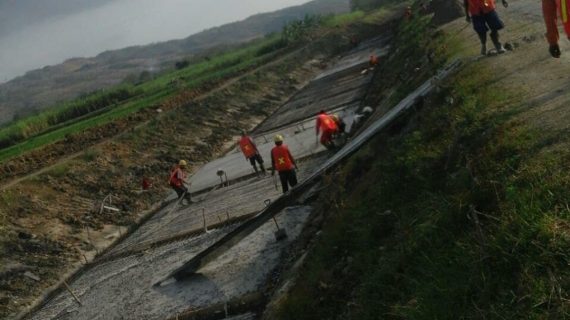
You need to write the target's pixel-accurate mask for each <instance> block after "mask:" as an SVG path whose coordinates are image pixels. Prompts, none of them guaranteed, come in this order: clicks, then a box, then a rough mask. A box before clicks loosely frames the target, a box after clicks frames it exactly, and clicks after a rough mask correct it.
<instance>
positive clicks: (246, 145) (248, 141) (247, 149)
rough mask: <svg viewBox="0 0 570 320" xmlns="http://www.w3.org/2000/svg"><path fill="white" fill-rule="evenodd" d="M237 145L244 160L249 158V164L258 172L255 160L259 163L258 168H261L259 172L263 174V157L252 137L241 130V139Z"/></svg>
mask: <svg viewBox="0 0 570 320" xmlns="http://www.w3.org/2000/svg"><path fill="white" fill-rule="evenodd" d="M238 143H239V147H240V149H241V152H243V155H244V156H245V159H246V160H249V163H251V166H252V167H253V170H254V171H255V173H257V174H259V170H258V169H257V165H256V162H257V163H259V168H260V169H261V174H263V175H265V167H264V166H263V158H262V157H261V155H260V154H259V150H257V146H256V145H255V142H253V139H252V138H251V137H250V136H248V135H247V133H246V132H245V130H244V131H242V134H241V139H240V140H239V142H238Z"/></svg>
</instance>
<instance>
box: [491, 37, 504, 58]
mask: <svg viewBox="0 0 570 320" xmlns="http://www.w3.org/2000/svg"><path fill="white" fill-rule="evenodd" d="M491 40H492V41H493V44H494V45H495V49H497V53H498V54H501V53H505V52H507V50H505V48H503V45H502V44H501V42H500V41H499V33H497V32H491Z"/></svg>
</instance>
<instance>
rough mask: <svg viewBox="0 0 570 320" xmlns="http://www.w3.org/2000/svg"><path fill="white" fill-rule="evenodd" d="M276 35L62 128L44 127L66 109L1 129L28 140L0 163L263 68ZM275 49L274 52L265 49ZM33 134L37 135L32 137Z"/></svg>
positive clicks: (164, 78)
mask: <svg viewBox="0 0 570 320" xmlns="http://www.w3.org/2000/svg"><path fill="white" fill-rule="evenodd" d="M280 41H281V40H280V38H279V35H274V36H272V37H269V38H266V39H263V40H260V41H256V42H254V43H253V44H250V45H248V46H245V47H243V48H241V49H237V50H234V51H230V52H227V53H224V54H220V55H218V56H215V57H212V58H211V59H210V60H209V61H203V62H199V63H196V64H193V65H190V66H189V67H187V68H184V69H182V70H177V71H173V72H170V73H166V74H164V75H161V76H159V77H157V78H156V79H153V80H152V81H148V82H146V83H143V84H141V85H139V86H137V87H136V90H137V92H141V93H140V94H138V95H136V96H135V97H133V98H130V99H129V100H127V101H125V102H123V103H121V104H118V105H116V106H113V107H112V108H108V109H106V110H104V111H105V112H98V113H93V115H92V116H86V117H81V118H79V119H75V120H70V121H67V122H66V123H64V124H63V125H58V126H52V127H50V126H49V125H47V121H48V119H49V118H50V117H52V116H53V114H54V113H57V112H59V111H60V110H63V109H65V107H61V108H56V109H55V110H53V111H47V112H46V113H42V114H40V115H37V116H34V117H32V118H30V119H25V120H21V121H18V122H16V123H14V124H13V125H11V126H9V127H7V128H4V129H2V130H0V139H1V138H3V137H5V136H6V135H10V134H13V133H14V132H23V133H24V136H26V137H28V136H29V138H28V139H26V140H25V141H23V142H22V143H19V144H17V145H14V146H11V147H7V148H4V149H2V150H0V161H4V160H6V159H10V158H13V157H16V156H18V155H20V154H22V153H25V152H28V151H30V150H34V149H37V148H39V147H42V146H44V145H46V144H50V143H54V142H57V141H60V140H62V139H63V138H65V137H66V136H67V135H71V134H74V133H77V132H82V131H85V130H87V129H89V128H93V127H97V126H101V125H104V124H107V123H110V122H112V121H115V120H118V119H122V118H124V117H126V116H128V115H130V114H133V113H135V112H138V111H140V110H141V109H144V108H147V107H151V106H156V105H158V104H160V103H161V102H162V101H164V100H166V99H167V98H168V97H171V96H173V95H175V94H176V93H178V92H179V91H180V90H183V89H186V90H189V89H194V88H199V87H200V86H201V85H204V84H208V83H215V82H216V81H220V80H222V79H225V78H227V77H232V76H238V75H239V74H240V73H243V72H245V71H247V70H248V69H250V68H253V67H256V66H259V65H263V64H265V63H267V62H270V61H271V60H272V59H274V58H276V57H277V54H278V53H279V52H280V51H275V50H279V49H281V46H280ZM268 47H269V48H274V49H275V50H274V51H271V50H268V49H267V48H268ZM175 81H176V82H177V83H182V88H180V87H178V86H176V87H175V86H173V85H172V83H173V82H175ZM33 132H39V134H36V135H34V134H33Z"/></svg>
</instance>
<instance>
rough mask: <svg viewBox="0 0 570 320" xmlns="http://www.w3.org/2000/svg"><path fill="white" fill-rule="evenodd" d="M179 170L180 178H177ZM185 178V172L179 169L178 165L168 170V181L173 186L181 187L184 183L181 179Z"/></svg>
mask: <svg viewBox="0 0 570 320" xmlns="http://www.w3.org/2000/svg"><path fill="white" fill-rule="evenodd" d="M179 172H180V173H181V176H182V179H178V173H179ZM185 179H186V173H184V171H182V169H180V166H176V167H175V168H174V170H172V171H171V172H170V179H169V180H168V182H169V183H170V185H171V186H173V187H182V185H183V184H184V182H183V181H184V180H185Z"/></svg>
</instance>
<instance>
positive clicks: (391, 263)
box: [278, 34, 570, 320]
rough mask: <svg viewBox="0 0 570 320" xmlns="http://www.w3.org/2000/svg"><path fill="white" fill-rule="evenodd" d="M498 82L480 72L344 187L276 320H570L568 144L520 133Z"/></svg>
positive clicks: (360, 164) (331, 200)
mask: <svg viewBox="0 0 570 320" xmlns="http://www.w3.org/2000/svg"><path fill="white" fill-rule="evenodd" d="M424 35H425V34H424ZM418 50H419V48H418ZM411 52H415V53H416V54H417V53H418V51H417V50H415V51H414V50H413V51H411ZM414 56H415V55H412V56H410V57H412V59H413V57H414ZM392 65H396V66H401V64H392ZM493 74H494V72H493V70H489V69H488V67H486V65H485V64H484V63H477V64H474V65H470V66H468V67H467V68H466V69H465V70H463V71H462V72H461V73H460V74H458V75H457V76H456V77H454V78H453V79H450V81H449V82H448V83H449V84H452V85H450V87H448V88H447V89H444V90H442V91H441V92H440V93H439V94H438V95H437V96H435V97H433V98H432V99H431V103H430V104H429V106H427V107H426V108H425V109H423V110H421V111H420V112H419V113H418V114H417V115H415V116H414V117H412V119H411V120H410V119H408V120H406V121H408V123H409V125H408V126H407V127H404V130H401V131H397V132H392V133H391V135H386V134H385V135H384V136H381V137H377V138H376V139H375V140H374V141H372V142H371V143H369V144H368V145H367V147H366V148H365V149H363V150H361V151H359V152H358V153H357V154H356V155H355V156H353V157H352V158H351V160H350V161H349V162H348V163H347V164H346V166H345V167H344V168H343V169H342V170H341V172H340V173H338V174H337V175H336V176H335V177H334V179H332V180H333V181H335V184H334V186H333V187H332V188H331V189H330V190H329V192H327V195H325V196H324V199H322V200H323V202H324V203H327V204H328V205H326V207H325V208H324V210H325V211H326V212H328V213H329V214H330V216H329V219H328V221H327V222H326V224H325V226H324V228H323V232H322V233H321V236H320V237H319V240H318V242H317V244H316V245H315V247H314V248H313V249H312V251H311V252H310V255H309V257H308V258H307V260H306V263H305V265H304V267H303V268H302V269H301V271H300V276H299V277H300V278H299V279H298V281H297V284H296V285H295V287H294V288H293V290H292V292H290V294H289V295H288V299H287V300H286V301H285V302H284V303H283V304H281V306H280V308H279V312H278V314H279V317H278V319H295V320H303V319H359V320H367V319H567V318H569V317H570V304H569V303H568V301H569V300H568V298H569V294H570V293H569V292H568V290H569V288H570V269H569V268H568V265H569V264H570V222H569V221H570V207H569V206H568V199H569V198H570V189H569V188H568V184H569V182H570V172H569V171H568V170H566V169H565V168H566V167H567V163H568V160H569V159H570V152H569V151H567V150H568V146H569V145H570V139H568V138H567V135H565V134H558V133H547V132H542V131H538V130H535V129H531V128H528V127H526V126H525V125H524V124H523V123H521V122H520V121H518V120H517V112H516V111H513V110H512V109H509V108H505V105H516V103H517V102H519V101H518V100H517V99H520V98H518V97H517V95H516V94H513V93H511V92H507V91H505V90H504V89H503V88H499V87H497V86H496V85H493V84H490V83H492V81H490V80H491V79H492V77H491V75H493ZM406 90H407V91H409V90H408V89H405V90H403V91H402V92H404V91H406ZM450 96H452V97H454V102H453V104H450V103H448V101H449V100H448V99H447V98H448V97H450Z"/></svg>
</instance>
